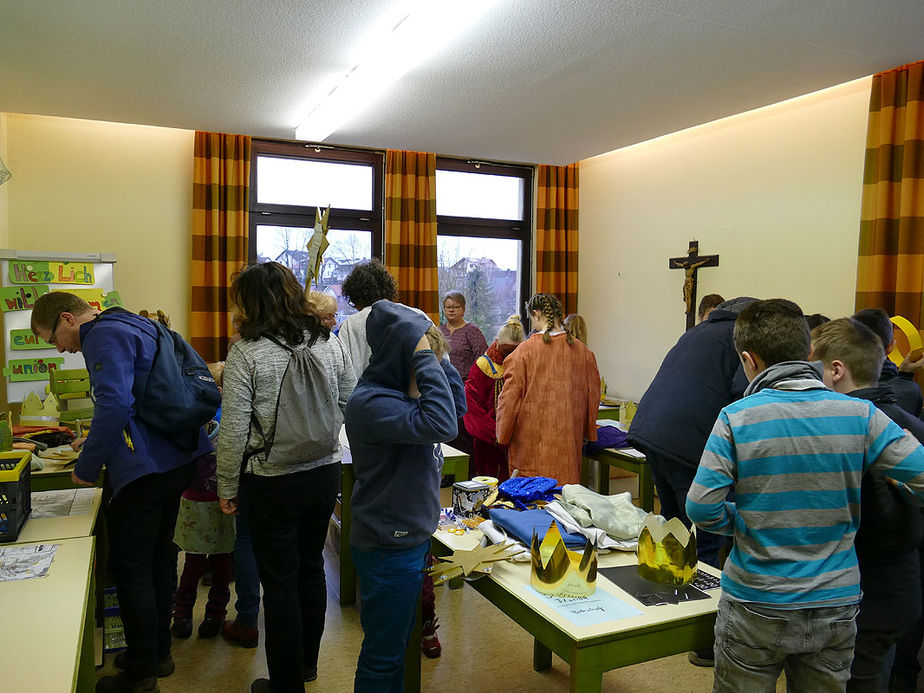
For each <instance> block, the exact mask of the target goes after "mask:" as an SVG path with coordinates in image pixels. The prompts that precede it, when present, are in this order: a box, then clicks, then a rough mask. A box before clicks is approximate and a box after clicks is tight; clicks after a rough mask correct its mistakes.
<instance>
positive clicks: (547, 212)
mask: <svg viewBox="0 0 924 693" xmlns="http://www.w3.org/2000/svg"><path fill="white" fill-rule="evenodd" d="M536 291H538V292H541V293H547V294H552V295H554V296H557V297H558V299H559V300H560V301H561V304H562V307H563V308H564V311H565V315H568V314H569V313H576V312H577V299H578V295H577V293H578V164H570V165H568V166H540V167H539V183H538V191H537V195H536Z"/></svg>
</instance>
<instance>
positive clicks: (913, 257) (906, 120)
mask: <svg viewBox="0 0 924 693" xmlns="http://www.w3.org/2000/svg"><path fill="white" fill-rule="evenodd" d="M869 110H870V113H869V129H868V131H867V135H866V165H865V167H864V171H863V205H862V211H861V216H860V257H859V263H858V266H857V301H856V305H857V309H861V308H883V309H885V310H886V311H888V313H889V315H902V316H904V317H906V318H908V319H909V320H910V321H911V322H912V323H913V324H914V325H916V326H918V327H919V328H920V327H922V324H921V322H922V313H924V61H921V62H917V63H914V64H911V65H905V66H904V67H899V68H897V69H895V70H890V71H888V72H883V73H881V74H878V75H875V76H874V77H873V90H872V95H871V97H870V109H869Z"/></svg>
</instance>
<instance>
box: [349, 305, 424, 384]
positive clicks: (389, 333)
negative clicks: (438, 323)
mask: <svg viewBox="0 0 924 693" xmlns="http://www.w3.org/2000/svg"><path fill="white" fill-rule="evenodd" d="M432 324H433V323H432V322H431V321H430V318H428V317H427V316H426V315H425V314H424V313H421V312H419V311H417V310H415V309H413V308H410V307H408V306H405V305H402V304H400V303H392V302H391V301H388V300H381V301H376V302H375V303H373V304H372V310H370V311H369V317H368V318H367V319H366V340H367V341H368V342H369V346H370V347H371V349H372V356H371V357H370V358H369V365H368V366H367V367H366V370H365V371H363V375H362V379H363V380H366V381H369V382H372V383H375V384H376V385H380V386H382V387H387V388H389V389H391V390H401V391H402V392H403V391H405V390H407V388H408V385H409V384H410V381H411V366H410V361H411V356H412V355H413V354H414V348H415V347H416V346H417V342H419V341H420V338H421V337H423V335H424V333H425V332H426V331H427V328H429V327H430V325H432Z"/></svg>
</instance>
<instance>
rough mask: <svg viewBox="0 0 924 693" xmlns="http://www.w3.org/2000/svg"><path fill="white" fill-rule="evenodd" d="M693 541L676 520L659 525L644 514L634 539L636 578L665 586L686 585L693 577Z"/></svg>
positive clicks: (694, 541) (694, 542) (694, 562)
mask: <svg viewBox="0 0 924 693" xmlns="http://www.w3.org/2000/svg"><path fill="white" fill-rule="evenodd" d="M696 560H697V559H696V537H695V536H693V533H692V532H690V530H688V529H687V528H686V527H685V526H684V524H683V522H681V521H680V518H679V517H675V518H673V519H671V520H668V521H667V522H662V521H661V520H660V518H659V517H658V516H657V515H653V514H651V513H648V517H646V518H645V524H644V525H643V526H642V531H641V532H639V535H638V574H639V575H640V576H642V577H643V578H645V579H646V580H651V581H652V582H661V583H664V584H667V585H686V584H687V583H689V582H692V581H693V578H695V577H696Z"/></svg>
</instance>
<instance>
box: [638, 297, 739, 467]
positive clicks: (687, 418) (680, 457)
mask: <svg viewBox="0 0 924 693" xmlns="http://www.w3.org/2000/svg"><path fill="white" fill-rule="evenodd" d="M753 300H754V299H750V298H740V299H733V300H731V301H726V302H725V303H723V304H721V305H720V306H718V307H717V308H716V309H715V310H713V311H712V312H711V313H710V314H709V317H708V318H707V319H706V320H705V321H703V322H701V323H700V324H698V325H696V326H695V327H693V328H692V329H690V330H687V332H685V333H684V334H683V336H682V337H681V338H680V339H679V340H678V341H677V344H676V345H675V346H674V348H672V349H671V350H670V351H669V352H667V356H665V357H664V361H663V362H662V363H661V368H660V369H658V373H657V375H655V377H654V380H653V381H652V382H651V385H649V386H648V390H647V391H646V392H645V394H644V396H643V397H642V401H641V402H639V405H638V410H637V411H636V413H635V418H634V419H633V420H632V425H631V426H630V427H629V442H630V443H631V444H632V445H633V446H635V447H637V448H639V449H641V450H643V451H645V452H653V453H657V454H658V455H660V456H661V457H666V458H668V459H670V460H672V461H673V462H675V463H676V465H677V466H678V467H685V468H687V469H689V470H690V472H692V471H694V470H695V469H696V467H697V465H699V459H700V457H702V455H703V449H704V448H705V447H706V439H707V438H708V437H709V432H710V431H711V430H712V425H713V424H714V423H715V420H716V417H717V416H718V415H719V412H720V411H721V410H722V407H724V406H726V405H728V404H731V403H732V402H734V401H735V400H736V399H739V398H740V397H741V395H742V394H743V393H744V389H745V388H746V387H747V385H748V381H747V376H745V374H744V370H743V369H742V367H741V361H740V359H739V358H738V353H737V352H736V351H735V342H734V331H735V319H736V318H737V317H738V313H739V312H740V311H741V309H743V308H744V307H745V306H746V305H747V304H749V303H751V302H752V301H753ZM667 471H668V473H669V470H667ZM688 473H689V472H688Z"/></svg>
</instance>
